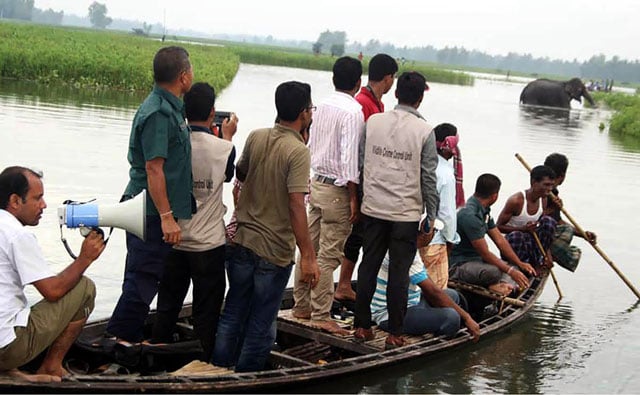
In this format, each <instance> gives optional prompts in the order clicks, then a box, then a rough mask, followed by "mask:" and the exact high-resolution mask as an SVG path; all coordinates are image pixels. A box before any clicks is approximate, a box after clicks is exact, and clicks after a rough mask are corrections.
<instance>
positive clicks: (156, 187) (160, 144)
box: [107, 47, 195, 342]
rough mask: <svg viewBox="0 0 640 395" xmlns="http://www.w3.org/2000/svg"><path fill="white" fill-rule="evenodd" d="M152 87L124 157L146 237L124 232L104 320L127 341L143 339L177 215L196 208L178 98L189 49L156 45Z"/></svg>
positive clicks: (178, 235)
mask: <svg viewBox="0 0 640 395" xmlns="http://www.w3.org/2000/svg"><path fill="white" fill-rule="evenodd" d="M153 77H154V82H155V85H154V87H153V91H152V92H151V93H150V94H149V96H147V98H146V99H145V101H144V102H143V103H142V104H141V105H140V107H139V108H138V111H137V112H136V115H135V117H134V119H133V125H132V127H131V135H130V138H129V152H128V155H127V159H128V161H129V164H130V169H129V183H128V185H127V188H126V190H125V192H124V195H125V196H124V198H123V199H127V198H130V197H133V196H135V195H138V194H139V193H140V192H141V191H142V190H143V189H146V190H147V191H148V192H149V193H148V199H147V205H146V206H147V213H146V214H147V221H146V232H145V233H146V239H145V240H141V239H140V238H138V237H136V236H135V235H133V234H132V233H130V232H127V261H126V266H125V275H124V282H123V284H122V295H121V296H120V299H119V300H118V303H117V305H116V308H115V310H114V311H113V314H112V316H111V319H110V320H109V323H108V324H107V332H108V334H110V335H112V336H114V337H116V338H118V339H120V340H124V341H127V342H140V341H141V340H142V339H143V333H142V327H143V325H144V321H145V319H146V318H147V315H148V313H149V305H150V304H151V301H152V300H153V298H154V297H155V295H156V293H157V292H158V282H159V281H160V277H161V276H162V272H163V270H164V263H165V260H166V257H167V254H168V253H169V251H171V247H172V245H177V244H180V241H181V239H182V232H181V231H180V226H179V225H178V223H177V221H176V220H177V219H190V218H191V215H192V214H193V213H194V212H195V201H194V199H193V195H192V186H193V178H192V174H191V143H190V141H189V127H188V126H187V123H186V121H185V119H184V116H183V107H184V106H183V102H182V99H181V98H182V96H183V95H184V94H185V93H186V92H188V91H189V89H190V88H191V84H192V82H193V70H192V68H191V63H190V61H189V53H188V52H187V51H186V50H185V49H184V48H181V47H165V48H161V49H160V50H159V51H158V52H157V53H156V55H155V57H154V59H153Z"/></svg>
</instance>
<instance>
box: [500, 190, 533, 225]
mask: <svg viewBox="0 0 640 395" xmlns="http://www.w3.org/2000/svg"><path fill="white" fill-rule="evenodd" d="M522 195H523V204H522V210H520V214H518V215H513V216H511V218H509V221H508V222H507V225H508V226H511V227H514V228H523V227H524V226H525V225H527V223H528V222H537V221H538V220H539V219H540V216H542V198H540V199H538V210H537V211H536V212H535V213H534V214H533V215H531V214H529V212H528V211H527V206H528V205H529V203H528V202H527V191H524V192H522Z"/></svg>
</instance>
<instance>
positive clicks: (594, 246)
mask: <svg viewBox="0 0 640 395" xmlns="http://www.w3.org/2000/svg"><path fill="white" fill-rule="evenodd" d="M516 158H518V160H519V161H520V163H522V166H524V167H525V169H527V171H529V172H531V167H529V165H528V164H527V162H526V161H525V160H524V158H522V156H520V154H518V153H516ZM549 195H550V196H551V197H553V198H555V197H556V196H555V195H554V194H553V192H549ZM560 210H561V211H562V213H563V214H564V215H565V216H566V217H567V218H568V219H569V221H571V223H572V224H573V227H574V228H576V231H577V232H578V233H579V234H581V235H582V236H583V237H584V239H585V240H587V241H588V242H589V244H591V247H593V248H594V249H595V250H596V252H597V253H598V254H600V256H601V257H602V259H604V261H605V262H607V264H608V265H609V266H610V267H611V269H613V271H614V272H616V274H617V275H618V277H620V279H621V280H622V281H623V282H624V283H625V284H626V285H627V287H629V289H630V290H631V292H633V293H634V294H635V295H636V297H637V298H638V300H640V292H638V290H637V289H636V288H635V287H634V286H633V284H631V281H629V279H627V277H626V276H625V275H624V274H623V273H622V272H621V271H620V269H618V267H617V266H616V265H615V263H613V261H612V260H611V259H609V257H608V256H607V254H605V253H604V251H602V249H601V248H600V247H599V246H598V245H597V244H596V243H595V242H593V241H591V240H589V239H588V238H587V237H586V235H587V234H586V232H585V231H584V229H582V227H581V226H580V225H578V223H577V222H576V220H575V219H573V217H572V216H571V214H569V213H568V212H567V210H566V209H565V208H564V206H563V207H560Z"/></svg>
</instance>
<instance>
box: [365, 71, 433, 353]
mask: <svg viewBox="0 0 640 395" xmlns="http://www.w3.org/2000/svg"><path fill="white" fill-rule="evenodd" d="M426 88H427V83H426V80H425V78H424V77H423V76H422V74H420V73H417V72H406V73H403V74H402V75H401V76H400V77H399V78H398V82H397V88H396V97H397V98H398V105H397V106H396V107H395V108H394V109H393V110H392V111H389V112H385V113H381V114H375V115H372V116H371V117H370V118H369V120H368V121H367V127H366V131H365V135H364V136H363V138H362V139H361V141H360V159H361V167H362V169H363V170H362V171H363V192H364V194H363V200H362V214H363V220H364V221H365V228H364V243H363V247H364V256H363V258H362V263H361V264H360V268H359V269H358V289H357V290H356V309H355V322H354V327H355V328H356V331H355V335H354V336H355V340H356V341H367V340H372V339H373V338H374V334H373V331H372V329H371V308H370V303H371V300H372V298H373V294H374V293H375V290H376V277H377V274H378V271H379V269H380V265H381V264H382V260H383V258H384V256H385V254H386V253H387V251H388V252H389V259H390V264H389V279H388V282H387V287H386V292H387V301H388V303H387V304H388V306H389V336H388V337H387V339H386V347H387V348H394V347H400V346H403V345H404V339H403V338H401V337H400V335H401V334H402V333H403V321H404V316H405V313H406V309H407V292H408V291H407V290H408V286H409V267H411V263H412V262H413V259H414V257H415V254H416V239H417V236H418V232H419V224H420V217H421V215H422V214H423V212H424V211H425V208H426V214H427V216H426V218H425V220H424V222H423V224H424V225H423V226H422V228H423V230H424V231H425V233H432V232H433V230H432V228H433V221H434V219H435V216H436V211H437V208H438V193H437V190H436V167H437V165H438V155H437V152H436V144H435V137H434V133H433V131H432V127H431V126H430V125H429V124H428V123H427V121H426V120H425V119H424V118H423V117H422V115H421V114H420V113H419V112H418V107H420V103H422V99H423V97H424V91H425V90H426Z"/></svg>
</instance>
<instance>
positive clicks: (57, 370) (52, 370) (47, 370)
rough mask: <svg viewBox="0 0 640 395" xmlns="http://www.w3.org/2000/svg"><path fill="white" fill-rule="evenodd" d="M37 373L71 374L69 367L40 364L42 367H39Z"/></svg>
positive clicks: (52, 374)
mask: <svg viewBox="0 0 640 395" xmlns="http://www.w3.org/2000/svg"><path fill="white" fill-rule="evenodd" d="M36 373H37V374H41V375H51V376H57V377H67V376H71V374H70V373H69V371H68V370H67V369H65V368H63V367H62V365H60V366H56V367H53V368H47V367H44V366H40V369H38V371H37V372H36Z"/></svg>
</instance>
